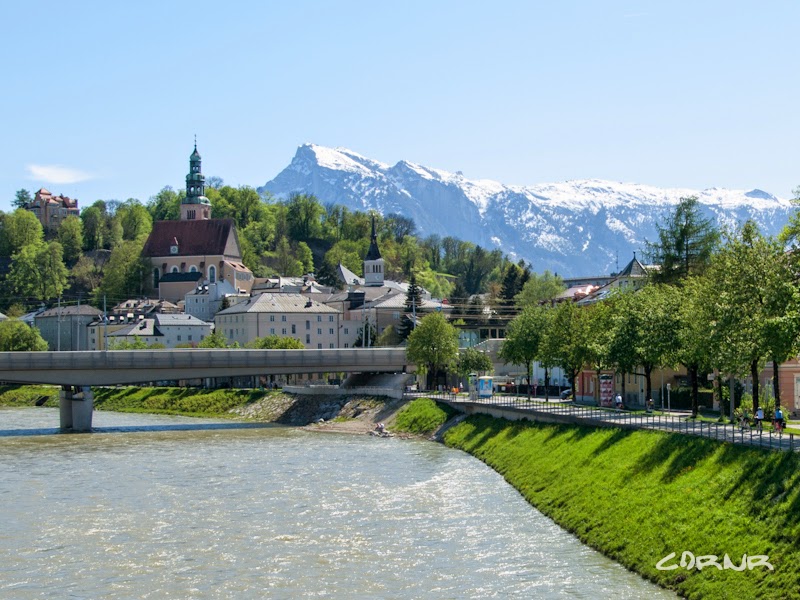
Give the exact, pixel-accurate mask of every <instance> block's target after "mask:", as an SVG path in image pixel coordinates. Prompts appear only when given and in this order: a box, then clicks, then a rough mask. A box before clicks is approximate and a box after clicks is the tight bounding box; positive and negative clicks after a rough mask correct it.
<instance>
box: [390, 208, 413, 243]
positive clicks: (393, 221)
mask: <svg viewBox="0 0 800 600" xmlns="http://www.w3.org/2000/svg"><path fill="white" fill-rule="evenodd" d="M383 224H384V227H386V229H388V230H389V234H390V235H391V236H392V237H393V238H394V239H395V241H396V242H397V243H401V242H402V241H403V239H404V238H405V237H409V236H414V234H415V232H416V230H417V226H416V225H415V224H414V219H412V218H410V217H406V216H403V215H400V214H397V213H391V214H388V215H386V218H385V219H384V222H383Z"/></svg>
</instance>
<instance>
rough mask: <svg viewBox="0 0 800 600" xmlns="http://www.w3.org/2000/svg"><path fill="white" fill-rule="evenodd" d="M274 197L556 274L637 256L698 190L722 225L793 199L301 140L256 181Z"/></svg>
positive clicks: (770, 213)
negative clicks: (463, 168)
mask: <svg viewBox="0 0 800 600" xmlns="http://www.w3.org/2000/svg"><path fill="white" fill-rule="evenodd" d="M264 191H268V192H270V193H272V194H273V195H274V196H276V197H278V198H287V197H288V196H290V195H291V194H293V193H303V194H313V195H315V196H316V197H317V198H318V199H319V200H320V202H322V203H323V204H329V203H334V204H342V205H344V206H347V207H348V208H350V209H351V210H362V211H364V210H373V209H374V210H377V211H378V212H379V213H381V214H383V215H387V214H390V213H398V214H401V215H404V216H407V217H410V218H412V219H413V220H414V223H415V224H416V226H417V232H418V235H420V236H422V237H424V236H427V235H431V234H438V235H440V236H443V237H444V236H448V235H449V236H454V237H457V238H460V239H462V240H467V241H470V242H474V243H475V244H479V245H481V246H483V247H485V248H489V249H493V248H500V249H501V250H503V252H504V253H507V254H509V255H510V256H511V257H512V258H514V259H515V260H518V259H520V258H523V259H525V260H526V261H528V262H530V263H531V264H532V268H533V270H534V271H537V272H543V271H544V270H546V269H547V270H550V271H551V272H554V273H558V274H559V275H561V276H562V277H585V276H595V275H607V274H610V273H613V272H615V271H616V270H618V269H619V268H620V266H624V265H625V264H627V263H628V262H629V260H630V259H631V258H632V257H633V254H634V253H635V252H637V253H639V256H640V257H641V256H642V251H643V250H644V248H645V247H646V241H651V242H652V241H655V240H656V239H657V229H656V225H657V224H659V225H663V224H664V220H665V218H666V217H667V216H668V215H669V214H670V212H671V211H672V210H673V209H674V207H675V205H676V204H677V203H678V202H679V201H680V199H681V198H684V197H688V196H696V197H697V198H698V200H699V203H700V205H701V207H702V210H703V212H704V214H705V215H706V216H707V217H711V218H713V219H714V220H715V221H716V223H717V224H718V225H719V226H720V227H726V226H728V227H729V226H735V225H736V224H737V223H743V222H744V221H745V220H747V219H752V220H754V221H755V222H756V223H758V225H759V227H760V228H761V231H762V232H763V233H765V234H769V235H772V234H776V233H778V232H779V231H780V230H781V228H782V227H783V225H784V224H785V223H786V222H787V220H788V218H789V215H790V214H791V213H792V212H793V210H794V208H793V206H792V204H791V202H790V201H789V200H786V199H780V198H777V197H775V196H773V195H772V194H770V193H768V192H765V191H762V190H759V189H753V190H749V191H742V190H727V189H722V188H710V189H705V190H691V189H675V188H672V189H664V188H657V187H653V186H648V185H641V184H634V183H618V182H612V181H602V180H594V179H589V180H575V181H566V182H562V183H544V184H537V185H530V186H515V185H504V184H502V183H498V182H496V181H490V180H486V179H468V178H467V177H465V176H464V175H463V174H462V173H461V172H460V171H459V172H456V173H450V172H447V171H443V170H440V169H434V168H430V167H424V166H421V165H418V164H414V163H411V162H408V161H405V160H403V161H400V162H398V163H397V164H395V165H394V166H390V165H388V164H384V163H381V162H379V161H376V160H373V159H370V158H367V157H364V156H361V155H360V154H357V153H355V152H353V151H351V150H347V149H345V148H328V147H324V146H318V145H315V144H304V145H302V146H300V147H299V148H298V149H297V152H296V154H295V156H294V158H293V159H292V162H291V163H290V164H289V166H288V167H286V168H285V169H284V170H283V171H281V172H280V173H279V174H278V175H277V176H276V177H275V178H274V179H272V180H271V181H268V182H267V183H266V184H265V185H264V186H262V187H260V188H259V192H264Z"/></svg>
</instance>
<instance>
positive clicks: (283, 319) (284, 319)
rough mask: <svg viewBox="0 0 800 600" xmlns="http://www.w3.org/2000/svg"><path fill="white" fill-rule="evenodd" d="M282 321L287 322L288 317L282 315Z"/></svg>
mask: <svg viewBox="0 0 800 600" xmlns="http://www.w3.org/2000/svg"><path fill="white" fill-rule="evenodd" d="M281 321H283V322H284V323H285V322H286V315H281Z"/></svg>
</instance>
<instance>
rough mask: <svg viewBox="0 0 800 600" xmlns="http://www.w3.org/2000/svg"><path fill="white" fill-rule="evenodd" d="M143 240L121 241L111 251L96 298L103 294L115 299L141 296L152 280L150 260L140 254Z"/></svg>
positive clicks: (98, 298)
mask: <svg viewBox="0 0 800 600" xmlns="http://www.w3.org/2000/svg"><path fill="white" fill-rule="evenodd" d="M143 246H144V240H143V239H141V238H140V239H138V240H128V241H124V242H122V243H121V244H120V245H119V246H117V247H116V248H114V249H113V250H112V251H111V257H110V258H109V260H108V264H107V265H106V267H105V273H104V275H103V281H102V283H101V284H100V287H99V288H98V289H97V293H96V299H97V300H101V299H102V297H103V296H106V297H107V298H111V299H113V300H116V301H122V300H126V299H128V298H131V297H136V296H143V295H145V293H146V292H147V291H149V287H148V284H149V282H150V281H152V277H151V264H150V260H149V259H147V258H146V257H143V256H142V247H143Z"/></svg>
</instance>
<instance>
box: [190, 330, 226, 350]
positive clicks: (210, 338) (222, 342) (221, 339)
mask: <svg viewBox="0 0 800 600" xmlns="http://www.w3.org/2000/svg"><path fill="white" fill-rule="evenodd" d="M197 347H198V348H227V347H228V341H227V340H226V339H225V336H224V335H222V332H221V331H218V330H216V329H215V330H214V331H213V332H211V335H207V336H206V337H204V338H203V339H202V340H200V343H199V344H197Z"/></svg>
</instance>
